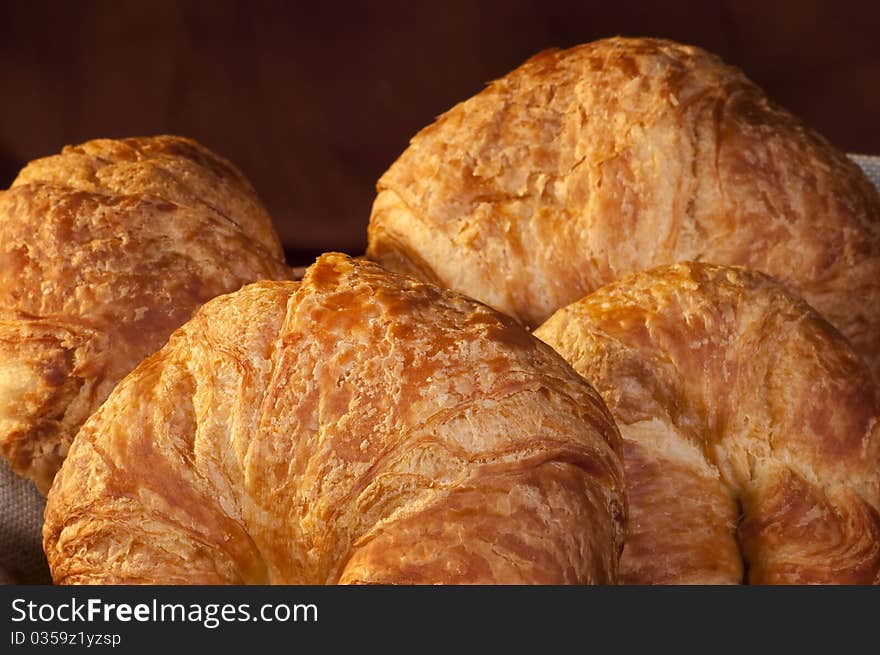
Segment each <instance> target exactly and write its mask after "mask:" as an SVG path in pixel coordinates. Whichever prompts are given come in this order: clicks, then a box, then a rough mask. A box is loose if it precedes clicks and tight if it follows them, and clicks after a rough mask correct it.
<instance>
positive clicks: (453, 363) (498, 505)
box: [43, 254, 625, 584]
mask: <svg viewBox="0 0 880 655" xmlns="http://www.w3.org/2000/svg"><path fill="white" fill-rule="evenodd" d="M618 447H619V434H618V433H617V430H616V428H615V426H614V423H613V421H612V419H611V417H610V415H609V414H608V413H607V410H606V409H605V407H604V405H603V404H602V401H601V400H600V398H599V396H598V394H596V392H595V391H594V390H593V389H592V388H591V387H590V386H589V385H587V384H586V382H584V380H583V379H582V378H581V377H580V376H578V375H577V374H576V373H575V372H574V371H573V370H572V369H571V367H569V366H568V364H566V363H565V362H564V361H563V360H562V358H561V357H559V356H558V355H557V354H556V353H554V352H553V351H552V350H551V349H550V348H549V347H548V346H546V345H545V344H543V343H541V342H539V341H538V340H537V339H535V338H533V337H532V336H530V335H529V334H528V333H527V332H525V331H524V330H523V329H522V328H520V327H519V326H518V325H517V324H516V323H515V322H514V321H513V320H512V319H509V318H507V317H505V316H502V315H501V314H498V313H496V312H494V311H493V310H490V309H489V308H487V307H485V306H484V305H481V304H479V303H476V302H474V301H472V300H470V299H468V298H465V297H464V296H460V295H458V294H456V293H453V292H450V291H445V290H441V289H440V288H439V287H436V286H434V285H429V284H423V283H419V282H416V281H414V280H411V279H409V278H404V277H399V276H396V275H393V274H390V273H388V272H386V271H384V270H383V269H382V268H380V267H379V266H377V265H376V264H373V263H371V262H366V261H357V260H352V259H349V258H347V257H345V256H343V255H337V254H328V255H324V256H322V257H320V258H319V259H318V261H317V262H316V263H315V264H314V265H313V266H311V267H310V268H309V270H308V272H307V273H306V275H305V277H304V279H303V280H302V282H300V283H297V282H260V283H256V284H253V285H250V286H247V287H245V288H244V289H242V290H241V291H239V292H237V293H234V294H230V295H226V296H222V297H220V298H218V299H215V300H213V301H212V302H210V303H208V304H206V305H205V306H204V307H202V309H201V310H200V311H199V312H198V313H197V314H196V316H195V317H194V318H193V319H192V320H191V321H190V322H189V323H187V324H186V325H184V326H183V327H182V328H181V329H179V330H178V331H177V332H175V334H174V335H173V336H172V337H171V339H170V341H169V343H168V344H167V345H166V346H165V347H164V348H163V349H162V350H160V351H159V352H158V353H157V354H155V355H153V356H152V357H150V358H148V359H147V360H145V361H144V362H143V363H142V364H141V365H140V366H139V367H138V368H137V369H135V371H134V372H133V373H132V374H131V375H129V376H128V377H127V378H125V379H124V380H123V381H122V382H121V383H120V384H119V386H118V387H117V388H116V390H115V391H114V392H113V394H112V395H111V396H110V398H109V399H108V400H107V402H106V403H105V404H104V405H103V406H102V407H101V408H100V409H99V410H98V412H97V413H96V414H95V415H94V416H93V417H92V418H91V419H90V420H89V421H88V422H87V423H86V425H85V426H84V427H83V428H82V430H81V431H80V432H79V434H78V435H77V437H76V440H75V441H74V444H73V446H72V448H71V450H70V454H69V456H68V458H67V460H66V461H65V463H64V466H63V467H62V469H61V472H60V473H59V475H58V477H57V478H56V480H55V484H54V485H53V487H52V490H51V492H50V494H49V496H48V499H47V507H46V522H45V526H44V532H43V535H44V547H45V551H46V554H47V556H48V559H49V564H50V566H51V569H52V575H53V578H54V580H55V581H56V582H58V583H66V584H72V583H170V584H181V583H211V584H213V583H281V584H284V583H288V584H289V583H297V584H327V583H337V582H339V583H405V584H406V583H588V582H596V583H599V582H614V581H615V579H616V567H617V561H618V557H619V552H620V550H619V549H620V547H621V544H622V539H623V530H624V521H625V516H624V514H625V505H624V503H623V499H622V494H623V488H622V484H623V483H622V469H621V465H620V459H619V453H618V451H617V449H618Z"/></svg>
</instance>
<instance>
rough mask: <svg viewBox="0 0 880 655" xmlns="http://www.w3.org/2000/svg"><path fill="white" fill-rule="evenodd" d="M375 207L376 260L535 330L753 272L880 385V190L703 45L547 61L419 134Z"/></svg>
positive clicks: (583, 53) (581, 53)
mask: <svg viewBox="0 0 880 655" xmlns="http://www.w3.org/2000/svg"><path fill="white" fill-rule="evenodd" d="M377 191H378V195H377V197H376V200H375V203H374V207H373V212H372V216H371V220H370V228H369V247H368V251H367V254H368V256H369V257H371V258H373V259H376V260H377V261H379V262H381V263H383V264H385V265H386V266H388V267H390V268H392V269H395V270H401V271H404V272H407V273H409V274H413V275H416V276H418V277H421V278H423V279H426V280H430V281H435V282H439V283H441V284H443V285H445V286H449V287H450V288H453V289H455V290H458V291H461V292H463V293H466V294H468V295H470V296H472V297H474V298H477V299H479V300H482V301H484V302H487V303H488V304H490V305H492V306H493V307H496V308H497V309H500V310H501V311H503V312H505V313H508V314H509V315H511V316H514V317H515V318H517V319H518V320H520V321H522V322H523V323H525V324H526V325H529V326H536V325H539V324H540V323H541V322H542V321H544V320H545V319H546V318H547V317H548V316H549V315H550V314H551V313H552V312H553V311H555V310H556V309H558V308H560V307H563V306H565V305H567V304H569V303H571V302H574V301H575V300H577V299H578V298H580V297H582V296H583V295H585V294H586V293H588V292H590V291H592V290H594V289H596V288H597V287H599V286H601V285H602V284H606V283H608V282H611V281H613V280H615V279H618V278H620V277H622V276H624V275H627V274H629V273H633V272H636V271H640V270H646V269H649V268H652V267H654V266H657V265H661V264H672V263H676V262H679V261H706V262H711V263H716V264H729V265H742V266H746V267H748V268H753V269H757V270H760V271H763V272H765V273H768V274H770V275H773V276H774V277H777V278H778V279H780V280H782V281H783V282H784V283H786V284H787V285H789V286H791V287H792V288H793V289H795V290H796V291H798V292H799V293H800V294H801V295H802V296H804V297H805V298H806V299H807V300H808V301H809V302H810V303H811V304H812V305H813V306H814V307H816V308H817V309H818V310H819V311H820V312H821V313H822V314H823V315H825V316H826V317H827V318H828V319H829V320H830V321H831V322H832V323H833V324H834V325H835V326H836V327H837V328H838V329H840V330H841V331H842V332H843V333H844V334H845V335H846V336H847V337H848V338H849V339H850V340H851V341H852V342H853V343H854V345H855V346H856V348H857V349H858V350H859V351H860V352H861V353H862V355H863V356H865V357H866V358H867V359H868V361H869V363H870V365H871V367H872V369H873V371H874V373H875V374H880V198H878V194H877V191H876V190H875V189H874V188H873V187H872V186H871V184H870V182H869V181H868V180H867V179H866V178H865V176H864V175H863V174H862V172H861V171H860V170H859V169H858V167H857V166H856V165H855V164H853V163H852V162H851V161H849V160H848V159H847V158H846V157H845V156H844V155H843V154H842V153H840V152H838V151H837V150H836V149H834V148H833V147H832V146H831V145H830V144H829V143H828V142H827V141H826V140H824V139H823V138H822V137H820V136H819V135H818V134H816V133H815V132H813V131H811V130H809V129H807V128H806V127H805V126H804V125H803V124H801V123H800V122H799V121H798V120H797V119H796V118H794V117H793V116H792V115H791V114H789V113H788V112H786V111H784V110H782V109H781V108H779V107H777V106H775V105H773V104H771V103H770V102H769V101H768V100H767V98H766V97H765V96H764V94H763V92H762V91H761V90H760V89H759V88H758V87H757V86H755V85H754V84H753V83H752V82H750V81H749V80H748V79H747V78H746V77H745V76H744V75H743V74H742V73H741V72H740V71H739V70H737V69H735V68H732V67H729V66H725V65H723V64H722V62H721V61H720V60H718V59H717V58H716V57H714V56H712V55H710V54H708V53H706V52H704V51H702V50H700V49H698V48H693V47H687V46H682V45H678V44H675V43H672V42H669V41H663V40H656V39H623V38H614V39H606V40H602V41H596V42H594V43H590V44H586V45H583V46H579V47H576V48H572V49H570V50H562V51H559V50H551V51H547V52H543V53H541V54H539V55H537V56H535V57H533V58H532V59H530V60H529V61H527V62H526V63H525V64H523V65H522V66H521V67H520V68H518V69H516V70H515V71H513V72H512V73H510V74H509V75H507V76H506V77H504V78H502V79H500V80H496V81H495V82H492V83H491V84H490V85H489V86H488V87H487V88H486V89H485V90H484V91H483V92H481V93H479V94H478V95H476V96H474V97H473V98H471V99H469V100H467V101H466V102H463V103H461V104H459V105H457V106H456V107H454V108H452V109H451V110H450V111H448V112H447V113H445V114H444V115H443V116H441V117H440V118H439V119H438V120H437V122H436V123H434V124H433V125H431V126H429V127H427V128H426V129H424V130H422V131H421V132H420V133H419V134H417V135H416V136H415V137H414V138H413V139H412V142H411V144H410V146H409V148H408V149H407V150H406V151H405V152H404V153H403V154H402V155H401V157H400V158H399V159H398V160H397V161H396V162H395V163H394V164H393V165H392V166H391V168H390V169H389V170H388V171H387V172H386V173H385V174H384V175H383V176H382V178H381V179H380V180H379V183H378V188H377ZM878 379H880V378H878Z"/></svg>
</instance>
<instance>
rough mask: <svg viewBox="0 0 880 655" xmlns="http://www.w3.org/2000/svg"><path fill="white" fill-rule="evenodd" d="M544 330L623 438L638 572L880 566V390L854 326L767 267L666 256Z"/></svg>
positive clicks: (840, 575) (831, 573)
mask: <svg viewBox="0 0 880 655" xmlns="http://www.w3.org/2000/svg"><path fill="white" fill-rule="evenodd" d="M535 335H536V336H537V337H539V338H540V339H542V340H544V341H545V342H546V343H548V344H550V345H551V346H553V348H555V349H556V350H557V351H558V352H559V353H560V354H562V355H563V356H564V357H565V358H566V359H567V360H568V361H569V362H570V363H571V364H572V365H573V366H574V368H575V369H576V370H577V371H578V372H579V373H581V374H582V375H583V376H584V377H585V378H586V379H587V380H588V381H589V382H590V383H591V384H593V385H594V386H595V387H596V389H597V390H598V391H599V392H600V393H601V395H602V397H603V399H604V400H605V402H606V403H607V405H608V407H609V409H610V410H611V412H612V414H613V415H614V418H615V420H616V422H617V425H618V427H619V429H620V432H621V435H622V436H623V440H624V450H623V452H624V470H625V473H626V481H627V494H628V501H629V510H630V514H629V516H630V522H629V532H628V536H627V541H626V545H625V547H624V552H623V556H622V558H621V563H620V577H621V581H622V582H625V583H634V584H655V583H664V584H685V583H700V584H717V583H738V582H741V581H743V580H744V579H747V580H748V581H749V582H752V583H771V584H783V583H797V584H803V583H846V584H856V583H872V582H873V583H876V582H878V581H880V577H878V571H880V515H878V510H880V421H878V418H880V411H878V410H880V408H878V406H877V405H876V404H875V401H874V395H873V386H872V383H871V378H870V374H869V372H868V369H867V367H866V366H865V364H864V362H863V361H862V360H861V359H860V358H859V357H858V356H857V355H856V354H855V352H854V351H853V349H852V348H851V346H850V345H849V344H848V343H847V341H846V340H845V339H844V338H843V337H842V336H841V335H840V334H839V333H838V332H837V331H836V330H835V329H834V328H833V327H832V326H831V325H829V324H828V323H827V322H826V321H825V320H824V319H823V318H821V317H820V316H819V315H818V314H817V313H816V312H815V311H814V310H813V309H812V308H810V307H809V306H808V305H807V304H806V303H805V302H803V300H801V299H799V298H797V297H795V296H793V295H792V294H791V293H789V292H788V291H786V290H785V289H784V288H783V287H782V286H781V285H780V284H778V283H777V282H775V281H774V280H772V279H771V278H769V277H766V276H764V275H761V274H759V273H756V272H750V271H746V270H744V269H739V268H731V267H719V266H711V265H708V264H681V265H676V266H669V267H661V268H657V269H654V270H652V271H649V272H643V273H639V274H635V275H633V276H630V277H627V278H625V279H622V280H620V281H618V282H614V283H612V284H610V285H608V286H605V287H602V288H601V289H599V290H597V291H595V292H594V293H592V294H590V295H589V296H587V297H585V298H583V299H582V300H579V301H578V302H576V303H574V304H572V305H569V306H567V307H565V308H564V309H561V310H559V311H557V312H556V313H555V314H554V315H553V316H552V317H551V318H550V319H549V320H548V321H547V322H546V323H545V324H544V325H542V326H541V327H540V328H539V329H537V330H536V331H535Z"/></svg>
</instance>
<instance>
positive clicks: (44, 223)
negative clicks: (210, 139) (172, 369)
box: [0, 137, 289, 493]
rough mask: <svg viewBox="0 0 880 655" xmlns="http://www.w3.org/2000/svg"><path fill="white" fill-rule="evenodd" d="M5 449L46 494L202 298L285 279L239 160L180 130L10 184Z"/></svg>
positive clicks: (80, 153) (2, 396) (49, 163)
mask: <svg viewBox="0 0 880 655" xmlns="http://www.w3.org/2000/svg"><path fill="white" fill-rule="evenodd" d="M0 227H2V229H0V453H2V455H3V456H4V457H5V458H6V459H7V460H8V461H9V462H10V464H11V465H12V467H13V469H14V470H15V471H16V472H17V473H19V474H20V475H25V476H27V477H30V478H32V479H33V480H34V481H35V482H36V483H37V486H38V487H39V488H40V489H41V490H42V491H43V492H44V493H45V491H46V490H47V489H48V488H49V485H50V484H51V481H52V477H53V476H54V474H55V472H56V471H57V469H58V467H59V466H60V464H61V461H62V460H63V458H64V455H65V453H66V452H67V448H68V446H69V445H70V442H71V440H72V439H73V437H74V435H75V434H76V431H77V430H78V429H79V427H80V425H82V423H83V422H84V421H85V419H86V418H88V416H89V415H90V414H91V413H92V412H93V411H94V410H95V409H96V408H97V407H98V405H100V403H101V402H102V401H103V400H104V399H105V398H106V397H107V395H108V394H109V392H110V390H111V389H112V388H113V386H114V385H115V384H116V383H117V382H118V381H119V380H120V379H122V377H123V376H124V375H125V374H127V373H128V372H129V371H130V370H131V369H133V368H134V367H135V366H136V365H137V364H138V363H139V362H140V361H141V360H142V359H143V358H144V357H146V356H147V355H149V354H151V353H152V352H154V351H155V350H156V349H158V348H159V347H160V346H161V345H162V344H163V343H164V342H165V341H166V339H167V338H168V336H169V335H170V334H171V332H172V331H173V330H174V329H175V328H177V327H178V326H180V325H181V324H183V323H184V322H185V321H187V320H188V319H189V318H190V317H191V316H192V314H193V312H194V311H195V309H196V308H198V307H199V306H200V305H201V304H202V303H204V302H205V301H207V300H209V299H210V298H213V297H214V296H217V295H218V294H221V293H226V292H229V291H234V290H236V289H238V288H239V287H241V286H242V285H243V284H246V283H249V282H253V281H256V280H260V279H267V278H268V279H284V278H286V277H288V276H289V271H288V269H287V267H286V266H285V265H284V263H283V257H282V255H281V250H280V247H279V246H278V243H277V238H276V237H275V235H274V232H273V230H272V226H271V222H270V221H269V217H268V215H267V214H266V213H265V210H264V209H263V208H262V206H261V205H260V204H259V200H258V199H257V198H256V196H255V195H254V193H253V190H252V189H251V188H250V185H249V184H248V183H247V181H246V180H244V178H243V177H242V176H241V173H239V172H238V171H237V170H235V169H234V168H233V167H232V166H231V165H230V164H229V163H228V162H225V160H222V159H220V158H219V157H217V156H216V155H213V154H212V153H210V152H209V151H207V150H206V149H205V148H203V147H202V146H199V145H198V144H196V143H195V142H193V141H190V140H188V139H182V138H179V137H155V138H141V139H125V140H121V141H113V140H98V141H90V142H88V143H85V144H83V145H80V146H76V147H68V148H65V149H64V151H63V152H62V154H60V155H57V156H54V157H48V158H46V159H41V160H38V161H36V162H32V163H31V164H29V165H28V166H27V167H26V168H25V169H24V170H23V171H22V172H21V174H20V175H19V177H18V178H17V179H16V180H15V182H14V183H13V185H12V187H11V188H10V189H9V190H7V191H3V192H0Z"/></svg>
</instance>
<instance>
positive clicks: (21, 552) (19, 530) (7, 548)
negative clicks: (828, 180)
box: [0, 155, 880, 584]
mask: <svg viewBox="0 0 880 655" xmlns="http://www.w3.org/2000/svg"><path fill="white" fill-rule="evenodd" d="M850 157H851V158H852V159H853V160H854V161H855V162H857V163H858V164H859V166H861V167H862V168H863V169H864V171H865V173H867V175H868V177H869V178H870V179H871V181H872V182H873V183H874V185H875V186H876V187H877V188H878V189H880V157H874V156H869V155H850ZM44 504H45V501H44V500H43V498H42V497H41V496H40V494H39V493H37V490H36V489H35V488H34V486H33V484H31V483H30V482H28V481H26V480H23V479H21V478H19V477H17V476H16V475H15V474H14V473H13V472H12V471H11V470H10V469H9V466H7V465H6V462H5V461H3V460H2V459H0V564H2V565H3V566H5V568H6V569H7V570H8V571H9V573H10V574H11V575H12V576H13V578H14V579H15V580H16V581H17V582H20V583H24V584H49V583H50V582H51V579H50V577H49V569H48V566H47V565H46V558H45V556H44V555H43V549H42V538H41V534H40V532H41V529H42V525H43V506H44Z"/></svg>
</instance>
